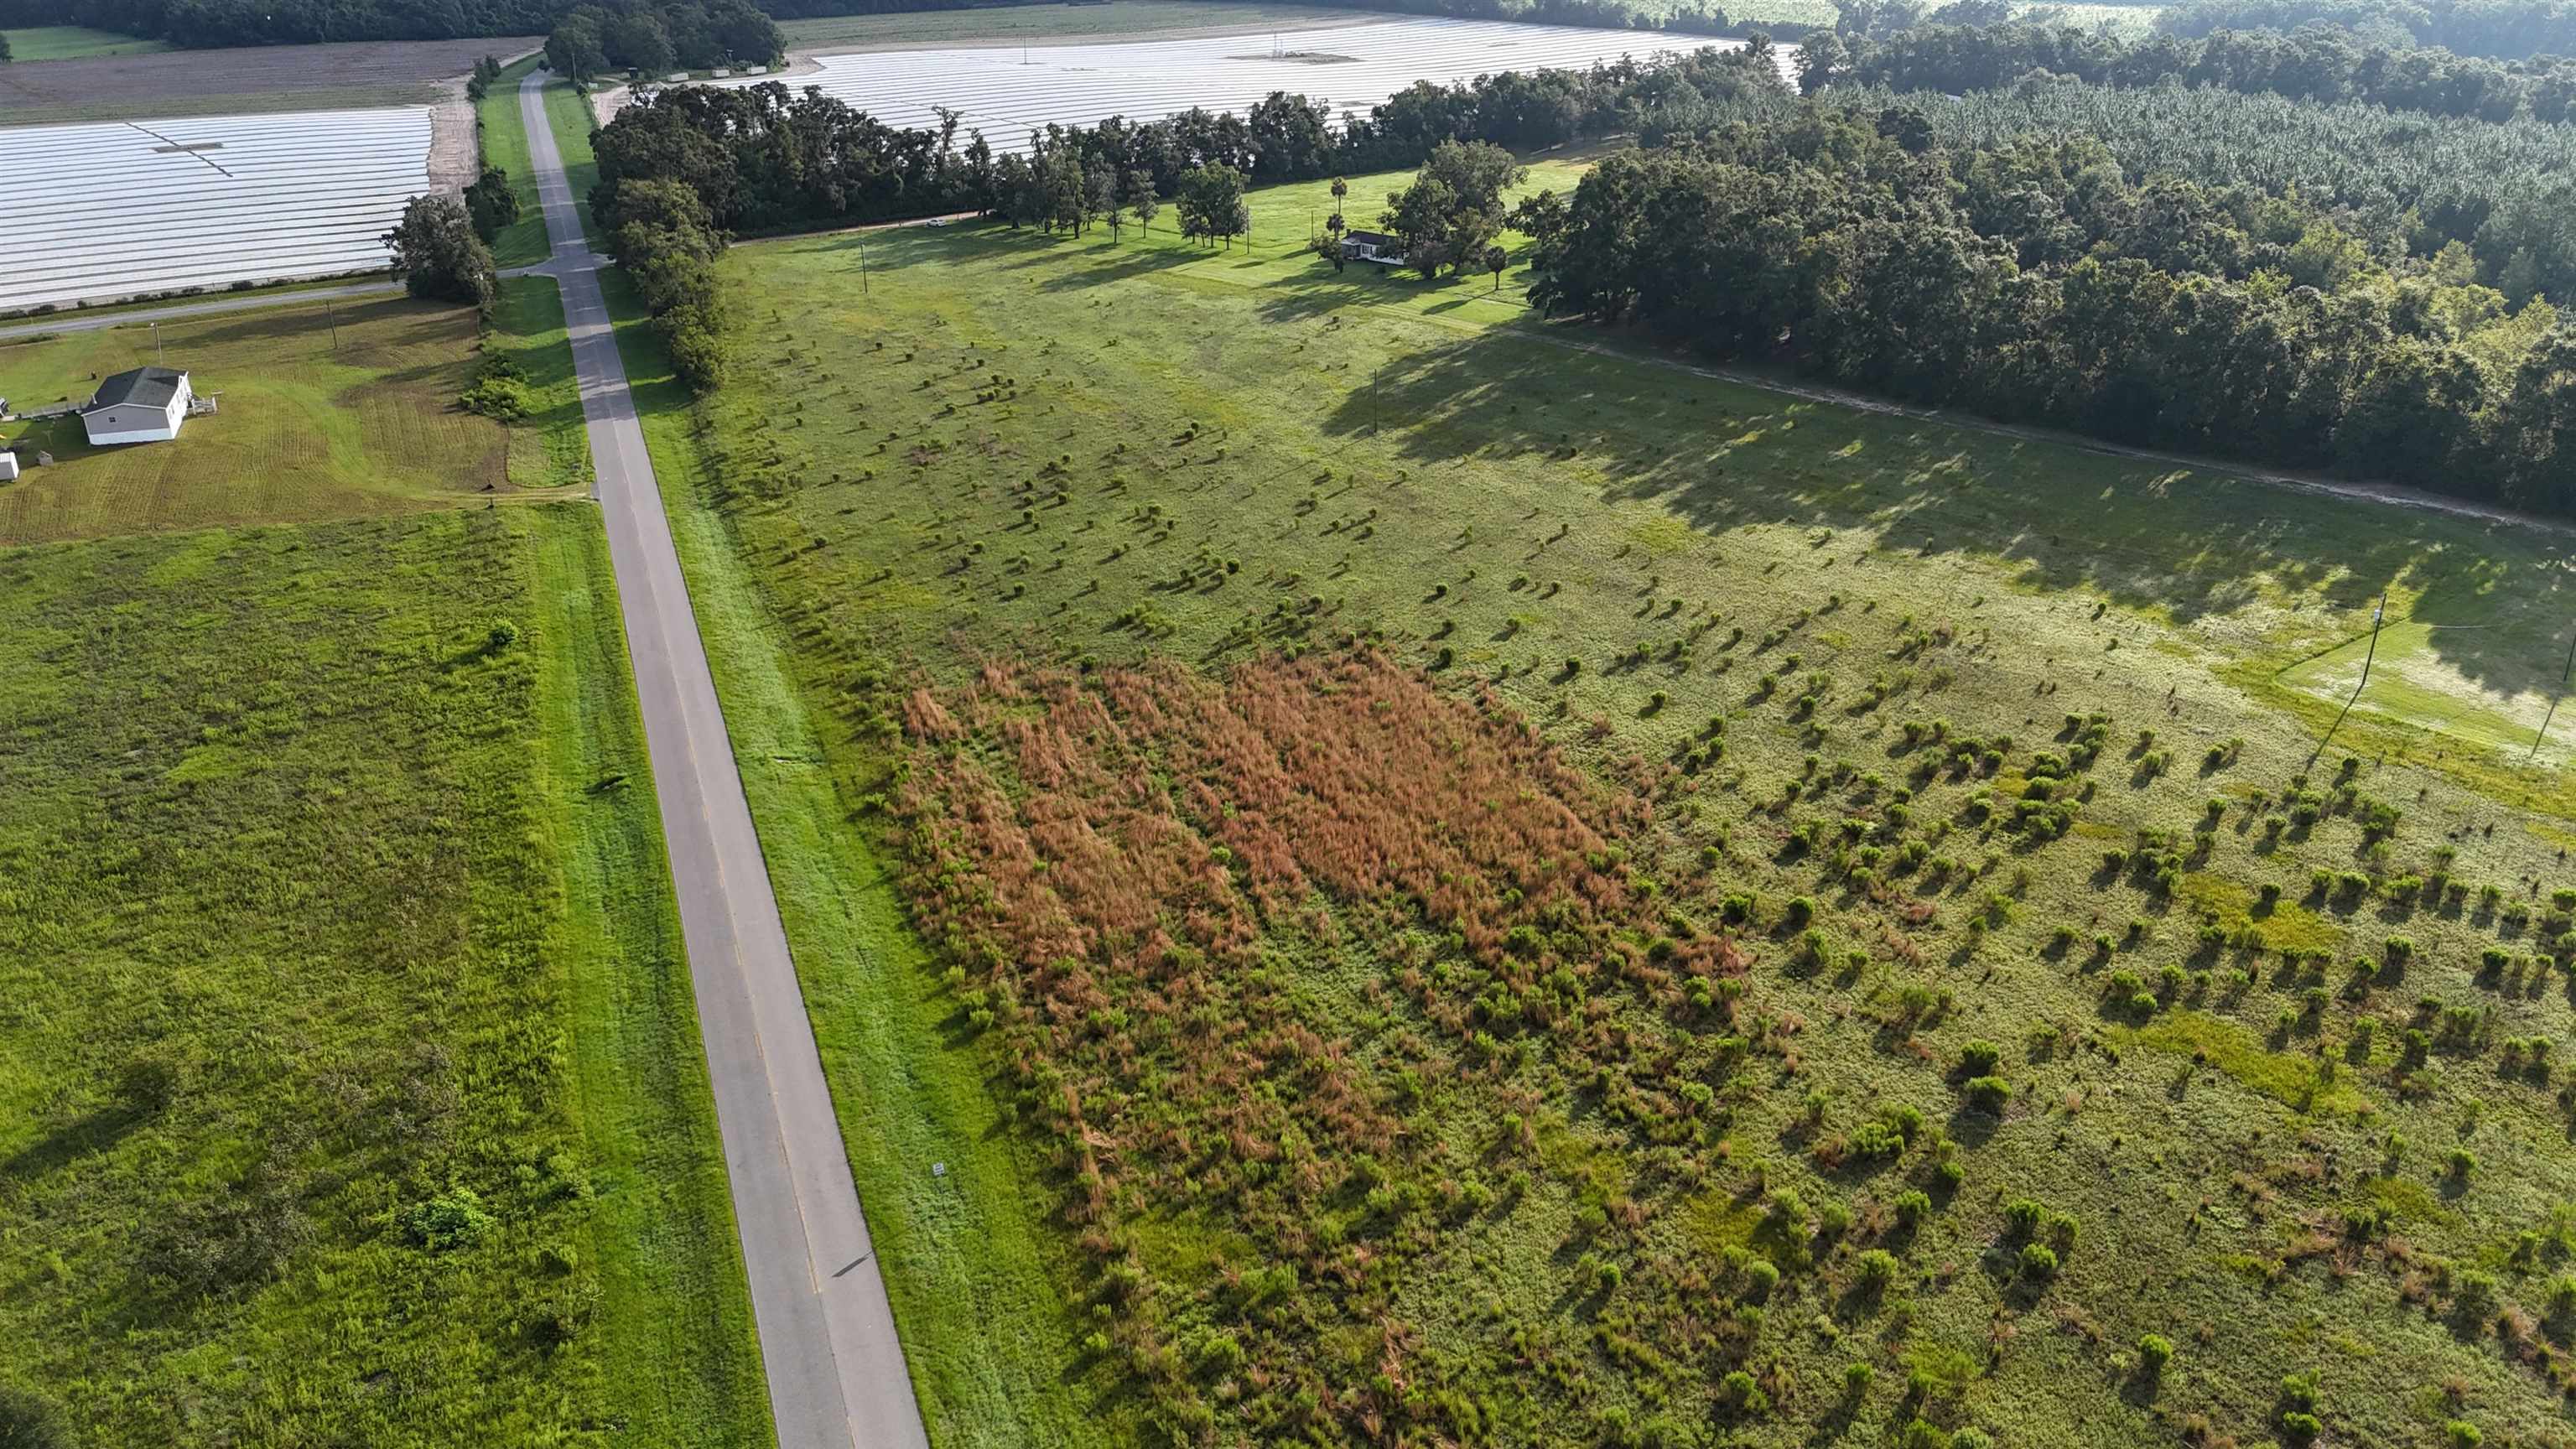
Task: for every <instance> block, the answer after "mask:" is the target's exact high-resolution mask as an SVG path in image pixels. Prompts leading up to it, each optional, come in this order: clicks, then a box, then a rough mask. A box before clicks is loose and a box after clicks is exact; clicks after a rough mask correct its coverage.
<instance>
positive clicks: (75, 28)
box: [0, 25, 171, 63]
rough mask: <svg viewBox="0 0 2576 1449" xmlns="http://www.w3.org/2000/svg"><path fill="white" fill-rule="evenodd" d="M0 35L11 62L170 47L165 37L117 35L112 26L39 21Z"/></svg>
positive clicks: (138, 52) (139, 52) (147, 51)
mask: <svg viewBox="0 0 2576 1449" xmlns="http://www.w3.org/2000/svg"><path fill="white" fill-rule="evenodd" d="M0 38H5V39H7V40H8V42H9V58H10V60H11V61H12V62H13V63H20V62H25V61H33V60H80V59H83V58H84V57H87V56H93V55H151V54H153V53H155V52H156V51H164V50H168V49H170V48H171V46H170V43H169V42H168V41H165V40H147V39H145V38H144V37H142V36H139V35H120V34H118V33H116V32H115V31H113V30H92V29H89V28H88V27H86V26H81V25H39V26H34V27H31V28H28V29H25V30H0Z"/></svg>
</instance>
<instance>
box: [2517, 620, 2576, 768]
mask: <svg viewBox="0 0 2576 1449" xmlns="http://www.w3.org/2000/svg"><path fill="white" fill-rule="evenodd" d="M2570 675H2576V637H2570V638H2569V639H2568V641H2567V666H2566V667H2565V668H2564V669H2561V670H2559V671H2558V688H2557V689H2555V690H2553V691H2552V692H2551V693H2550V696H2549V713H2547V714H2545V715H2542V716H2541V717H2540V733H2538V734H2536V735H2533V736H2532V737H2531V753H2530V754H2528V755H2525V756H2523V757H2522V758H2523V762H2524V763H2525V764H2528V763H2530V762H2531V761H2532V760H2534V759H2537V758H2538V757H2539V755H2540V742H2541V741H2542V740H2545V739H2547V738H2549V722H2550V721H2551V720H2553V719H2556V718H2557V717H2558V701H2559V699H2560V698H2561V697H2562V696H2564V695H2565V694H2566V693H2567V680H2568V677H2569V676H2570Z"/></svg>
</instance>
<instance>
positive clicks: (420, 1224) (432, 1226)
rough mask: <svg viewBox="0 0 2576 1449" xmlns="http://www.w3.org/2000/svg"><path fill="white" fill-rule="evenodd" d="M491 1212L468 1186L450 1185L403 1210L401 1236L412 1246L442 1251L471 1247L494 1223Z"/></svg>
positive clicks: (437, 1251)
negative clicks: (432, 1196) (485, 1208)
mask: <svg viewBox="0 0 2576 1449" xmlns="http://www.w3.org/2000/svg"><path fill="white" fill-rule="evenodd" d="M493 1221H494V1220H493V1217H492V1214H490V1213H489V1212H487V1211H485V1210H484V1207H483V1199H482V1198H481V1197H480V1196H479V1195H477V1194H476V1193H475V1191H474V1189H472V1188H470V1187H452V1188H449V1189H448V1190H447V1191H445V1192H443V1193H440V1194H439V1195H438V1196H436V1197H434V1198H431V1199H430V1200H429V1201H427V1202H420V1203H414V1204H412V1205H411V1206H410V1207H407V1208H405V1209H403V1212H402V1218H401V1224H402V1232H403V1237H404V1238H405V1239H406V1240H408V1241H409V1242H410V1243H411V1245H412V1246H413V1247H415V1248H426V1249H428V1250H429V1251H430V1252H433V1253H443V1252H446V1251H447V1250H448V1249H450V1248H466V1247H472V1246H473V1245H474V1244H475V1243H477V1242H479V1241H481V1240H482V1237H483V1235H484V1234H485V1233H486V1232H488V1231H490V1230H491V1228H492V1226H493Z"/></svg>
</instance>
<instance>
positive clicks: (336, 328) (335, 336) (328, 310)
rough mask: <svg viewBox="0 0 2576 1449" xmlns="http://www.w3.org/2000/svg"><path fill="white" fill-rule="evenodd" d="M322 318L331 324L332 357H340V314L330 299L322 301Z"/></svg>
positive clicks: (326, 298)
mask: <svg viewBox="0 0 2576 1449" xmlns="http://www.w3.org/2000/svg"><path fill="white" fill-rule="evenodd" d="M322 318H323V320H324V321H326V322H329V323H330V324H331V355H332V356H334V357H337V356H339V355H340V313H339V309H337V308H335V307H333V306H332V305H331V299H330V298H328V297H325V298H323V299H322Z"/></svg>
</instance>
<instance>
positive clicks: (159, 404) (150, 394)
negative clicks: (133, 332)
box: [81, 367, 188, 412]
mask: <svg viewBox="0 0 2576 1449" xmlns="http://www.w3.org/2000/svg"><path fill="white" fill-rule="evenodd" d="M187 380H188V374H186V373H184V372H181V371H180V370H179V369H177V368H175V367H138V368H134V369H132V370H131V371H128V372H120V373H118V374H116V375H115V376H113V377H111V378H109V379H108V380H107V381H105V382H102V383H100V384H99V385H98V391H97V392H96V393H95V394H93V395H92V396H91V397H90V400H89V407H86V408H83V409H81V411H83V412H89V411H91V410H92V409H96V408H110V407H114V406H116V405H117V404H119V403H135V404H139V405H141V406H143V407H147V408H166V407H168V406H169V405H170V399H172V398H174V397H177V396H178V395H179V384H181V383H183V382H185V381H187Z"/></svg>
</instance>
